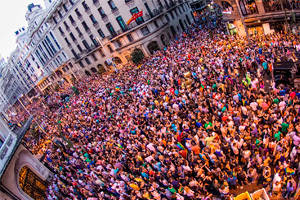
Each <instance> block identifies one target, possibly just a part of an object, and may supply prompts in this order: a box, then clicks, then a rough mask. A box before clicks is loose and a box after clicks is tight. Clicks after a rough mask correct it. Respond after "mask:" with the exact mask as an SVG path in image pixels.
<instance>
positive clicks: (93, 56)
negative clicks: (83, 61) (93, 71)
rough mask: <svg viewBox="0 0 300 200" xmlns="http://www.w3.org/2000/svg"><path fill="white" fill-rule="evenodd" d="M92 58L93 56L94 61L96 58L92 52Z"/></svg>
mask: <svg viewBox="0 0 300 200" xmlns="http://www.w3.org/2000/svg"><path fill="white" fill-rule="evenodd" d="M92 58H93V60H94V61H97V60H98V59H97V57H96V56H95V54H94V53H92Z"/></svg>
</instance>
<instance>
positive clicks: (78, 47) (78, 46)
mask: <svg viewBox="0 0 300 200" xmlns="http://www.w3.org/2000/svg"><path fill="white" fill-rule="evenodd" d="M77 49H78V50H79V52H82V51H83V50H82V48H81V46H80V45H79V44H78V45H77Z"/></svg>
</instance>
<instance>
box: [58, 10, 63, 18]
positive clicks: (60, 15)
mask: <svg viewBox="0 0 300 200" xmlns="http://www.w3.org/2000/svg"><path fill="white" fill-rule="evenodd" d="M57 13H58V16H59V17H60V18H63V16H62V14H61V12H60V10H59V11H57Z"/></svg>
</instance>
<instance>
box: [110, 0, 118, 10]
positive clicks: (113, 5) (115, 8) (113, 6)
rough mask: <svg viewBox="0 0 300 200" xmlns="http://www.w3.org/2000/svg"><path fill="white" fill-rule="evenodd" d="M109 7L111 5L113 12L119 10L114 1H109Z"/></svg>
mask: <svg viewBox="0 0 300 200" xmlns="http://www.w3.org/2000/svg"><path fill="white" fill-rule="evenodd" d="M108 5H109V7H110V8H111V9H112V11H114V10H117V9H118V8H117V6H116V5H115V3H114V1H113V0H109V1H108Z"/></svg>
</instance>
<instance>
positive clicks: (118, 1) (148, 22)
mask: <svg viewBox="0 0 300 200" xmlns="http://www.w3.org/2000/svg"><path fill="white" fill-rule="evenodd" d="M51 9H52V11H50V13H49V14H48V16H47V21H48V22H50V23H51V24H52V26H53V27H54V33H55V35H56V37H57V38H58V41H59V43H60V44H62V47H63V48H64V49H65V51H66V54H67V56H68V57H69V58H72V59H73V64H74V65H77V66H78V67H77V68H79V69H80V70H79V72H78V73H82V72H85V73H86V74H88V75H89V74H91V73H94V72H97V70H98V69H100V68H108V67H110V66H111V65H112V64H113V65H114V64H120V63H127V62H128V61H129V60H130V54H131V52H132V51H133V50H134V49H135V48H138V49H140V50H141V51H142V52H143V53H144V55H146V56H147V55H151V54H152V53H153V52H154V51H155V50H158V49H162V48H163V47H164V46H166V45H167V44H168V42H169V41H170V39H171V38H174V37H175V36H176V34H177V33H180V32H182V31H183V30H185V29H186V28H187V26H188V25H189V24H191V23H192V22H193V16H192V13H191V9H190V5H189V3H188V1H183V0H151V1H149V0H148V1H147V0H109V1H100V0H57V1H55V2H54V5H53V6H52V8H51ZM140 11H142V15H141V16H139V17H138V18H136V19H135V20H133V22H132V23H130V24H127V23H126V22H127V21H128V20H129V19H130V18H131V17H132V16H133V15H134V14H136V13H139V12H140Z"/></svg>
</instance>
